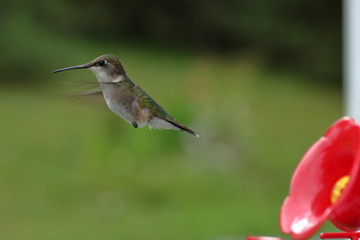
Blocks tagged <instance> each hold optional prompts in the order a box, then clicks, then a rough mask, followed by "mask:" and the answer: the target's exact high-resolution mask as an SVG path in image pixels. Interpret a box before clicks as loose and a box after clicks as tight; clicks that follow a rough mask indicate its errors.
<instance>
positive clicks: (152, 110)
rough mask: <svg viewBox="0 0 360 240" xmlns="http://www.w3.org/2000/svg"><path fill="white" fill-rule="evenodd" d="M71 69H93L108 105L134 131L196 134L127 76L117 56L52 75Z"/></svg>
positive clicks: (104, 57) (59, 70) (107, 56)
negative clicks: (147, 128)
mask: <svg viewBox="0 0 360 240" xmlns="http://www.w3.org/2000/svg"><path fill="white" fill-rule="evenodd" d="M71 69H90V70H91V71H92V72H93V73H94V74H95V76H96V78H97V80H98V82H99V85H100V87H101V91H98V92H96V93H101V92H102V94H103V95H104V98H105V101H106V104H107V105H108V107H109V108H110V110H111V111H113V112H114V113H116V114H117V115H119V116H120V117H122V118H123V119H124V120H125V121H127V122H128V123H130V124H131V125H132V126H133V127H134V128H138V127H139V128H141V127H144V126H145V125H148V126H149V128H154V129H172V130H180V131H184V132H187V133H189V134H191V135H193V136H195V137H199V135H198V134H197V133H195V132H194V131H192V130H190V129H189V128H187V127H185V126H184V125H182V124H181V123H179V122H178V121H176V120H175V118H173V117H172V116H170V114H168V113H167V112H166V111H165V110H164V109H163V108H162V107H161V106H160V105H159V104H158V103H157V102H156V101H155V100H154V99H153V98H152V97H150V96H149V95H148V94H147V93H146V92H145V91H144V90H143V89H142V88H141V87H139V86H138V85H136V84H135V83H134V82H133V81H131V80H130V78H129V77H128V76H127V75H126V73H125V70H124V68H123V66H122V64H121V62H120V60H119V59H118V58H117V57H116V56H114V55H110V54H107V55H102V56H100V57H98V58H96V59H94V60H92V61H91V62H89V63H85V64H82V65H77V66H73V67H67V68H62V69H58V70H55V71H53V73H57V72H62V71H66V70H71Z"/></svg>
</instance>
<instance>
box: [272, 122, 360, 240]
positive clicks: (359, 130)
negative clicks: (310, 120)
mask: <svg viewBox="0 0 360 240" xmlns="http://www.w3.org/2000/svg"><path fill="white" fill-rule="evenodd" d="M359 168H360V126H359V125H357V124H355V123H354V121H353V120H352V119H351V118H349V117H344V118H341V119H340V120H338V121H337V122H335V123H334V124H333V125H332V126H331V127H330V128H329V130H328V131H327V132H326V133H325V135H324V136H323V137H321V138H320V139H319V140H318V141H317V142H315V143H314V145H312V146H311V147H310V149H309V150H308V151H307V152H306V153H305V155H304V156H303V157H302V159H301V161H300V162H299V164H298V166H297V167H296V169H295V171H294V173H293V176H292V179H291V183H290V192H289V195H288V196H287V198H286V199H285V201H284V203H283V205H282V207H281V210H280V220H279V223H280V228H281V231H282V232H283V233H285V234H291V237H292V238H293V239H306V238H309V237H310V236H311V235H312V234H313V233H314V232H315V231H316V230H317V229H318V228H319V227H320V225H321V224H322V223H323V222H324V221H325V220H327V219H329V220H330V221H331V222H332V223H333V224H334V225H335V226H336V227H337V228H339V229H341V230H344V231H355V230H358V229H360V173H359Z"/></svg>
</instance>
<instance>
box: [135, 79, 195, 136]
mask: <svg viewBox="0 0 360 240" xmlns="http://www.w3.org/2000/svg"><path fill="white" fill-rule="evenodd" d="M134 89H135V92H136V95H137V96H138V98H139V104H140V107H142V108H147V109H149V110H150V111H151V117H150V120H149V122H148V125H149V126H150V127H151V128H155V129H162V128H163V129H173V130H180V131H184V132H187V133H189V134H191V135H193V136H195V137H199V135H198V134H197V133H195V132H194V131H192V130H190V129H189V128H187V127H185V126H184V125H182V124H181V123H179V122H178V121H176V119H175V118H173V117H172V116H171V115H170V114H168V113H167V112H166V111H165V110H164V109H163V108H162V107H161V106H160V105H159V104H158V103H157V102H156V101H155V100H154V99H153V98H152V97H150V95H149V94H147V93H146V92H145V91H144V90H143V89H142V88H140V87H139V86H136V85H135V86H134Z"/></svg>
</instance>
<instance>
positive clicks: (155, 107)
mask: <svg viewBox="0 0 360 240" xmlns="http://www.w3.org/2000/svg"><path fill="white" fill-rule="evenodd" d="M117 85H118V86H119V87H127V88H128V89H129V90H130V91H132V92H133V93H134V94H135V96H137V97H138V99H139V105H140V107H141V108H148V109H150V111H151V113H152V115H153V116H157V117H161V118H164V119H166V120H168V121H176V120H175V119H174V118H173V117H171V116H170V114H168V113H167V112H166V111H165V110H164V109H163V108H162V107H161V106H160V105H159V104H158V103H157V102H156V101H155V100H154V99H153V98H152V97H150V95H149V94H147V93H146V92H145V91H144V90H143V89H142V88H141V87H139V86H138V85H135V83H134V82H133V81H131V79H130V78H129V77H128V76H126V75H125V76H124V78H123V80H122V81H121V82H118V83H117Z"/></svg>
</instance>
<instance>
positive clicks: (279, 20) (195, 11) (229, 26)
mask: <svg viewBox="0 0 360 240" xmlns="http://www.w3.org/2000/svg"><path fill="white" fill-rule="evenodd" d="M1 9H2V10H0V11H1V12H0V13H1V15H0V19H1V25H0V27H1V29H2V36H1V38H0V41H1V42H0V43H1V45H0V46H1V49H0V50H1V52H2V57H3V58H4V57H6V58H9V59H11V60H12V61H17V62H19V63H20V64H21V66H22V68H24V71H25V72H26V73H29V74H38V71H37V66H36V64H37V63H38V61H46V59H45V58H41V54H40V55H39V56H37V51H41V45H40V46H39V45H36V46H37V47H35V48H34V47H32V46H29V44H28V43H27V42H28V41H32V40H34V39H33V38H34V36H32V35H37V34H38V33H37V32H32V31H31V27H30V28H29V27H28V25H29V24H33V25H36V26H37V28H38V30H39V31H42V32H45V34H53V35H55V36H57V37H59V36H77V37H81V38H85V39H93V40H94V39H97V40H98V41H99V44H101V42H108V41H112V42H119V43H121V42H123V41H131V42H137V43H141V44H146V45H152V46H168V47H171V48H174V47H176V48H179V49H192V50H191V51H195V52H201V53H204V52H215V53H219V54H227V56H228V57H232V56H234V55H235V56H236V55H243V54H246V55H249V54H250V55H255V56H257V57H258V58H260V59H262V61H263V62H264V63H265V65H266V66H268V67H270V68H278V69H279V68H281V69H285V70H286V69H288V70H290V71H294V72H296V73H297V74H300V73H301V74H303V75H304V76H308V77H309V76H311V78H313V79H316V80H317V81H324V82H326V83H337V84H339V83H340V81H341V67H342V65H341V1H337V0H331V1H326V0H318V1H310V0H298V1H286V0H273V1H267V0H228V1H206V0H196V1H194V0H183V1H168V0H151V1H148V0H132V1H122V0H120V1H119V0H108V1H95V0H86V1H85V0H79V1H70V0H64V1H57V0H48V1H45V0H34V1H23V0H17V1H10V0H4V1H2V7H1ZM14 21H15V22H14ZM20 22H21V23H20ZM16 24H18V25H19V24H20V25H21V26H24V27H23V28H21V27H20V28H19V26H18V25H16ZM56 47H57V46H56V43H54V45H52V48H56ZM23 48H24V49H23ZM29 48H30V49H29ZM39 48H40V49H39ZM46 51H51V49H47V50H46ZM22 54H31V58H34V60H35V61H33V62H32V63H33V64H31V63H29V62H27V64H26V63H25V62H24V63H23V62H21V58H22V56H21V55H22ZM29 59H30V58H29ZM0 70H1V72H2V73H4V71H5V72H6V74H8V75H9V74H19V73H18V71H16V69H11V68H9V67H6V66H0Z"/></svg>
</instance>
